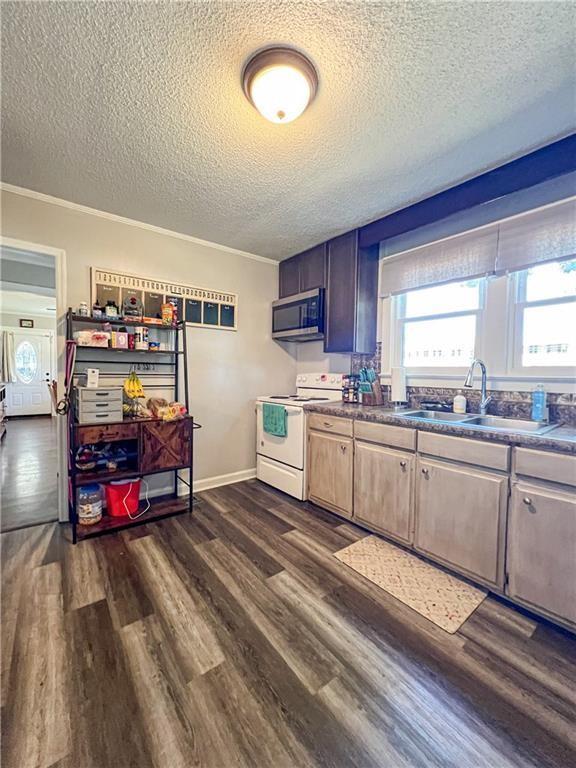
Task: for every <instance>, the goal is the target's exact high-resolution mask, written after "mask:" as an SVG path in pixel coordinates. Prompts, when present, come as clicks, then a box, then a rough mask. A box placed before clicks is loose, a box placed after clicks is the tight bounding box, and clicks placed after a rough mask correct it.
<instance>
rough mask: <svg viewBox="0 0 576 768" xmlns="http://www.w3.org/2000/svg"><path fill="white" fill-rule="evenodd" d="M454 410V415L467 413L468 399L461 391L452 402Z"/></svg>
mask: <svg viewBox="0 0 576 768" xmlns="http://www.w3.org/2000/svg"><path fill="white" fill-rule="evenodd" d="M452 410H453V411H454V413H466V398H465V397H464V395H463V394H462V390H460V389H459V390H458V394H457V395H456V397H455V398H454V400H453V402H452Z"/></svg>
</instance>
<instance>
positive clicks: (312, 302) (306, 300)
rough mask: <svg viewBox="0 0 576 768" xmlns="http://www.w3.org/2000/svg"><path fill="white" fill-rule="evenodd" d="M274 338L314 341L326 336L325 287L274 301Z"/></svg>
mask: <svg viewBox="0 0 576 768" xmlns="http://www.w3.org/2000/svg"><path fill="white" fill-rule="evenodd" d="M272 338H273V339H281V340H283V341H314V340H315V339H323V338H324V289H323V288H315V289H314V290H312V291H305V292H304V293H297V294H295V295H294V296H288V297H287V298H285V299H278V300H277V301H273V302H272Z"/></svg>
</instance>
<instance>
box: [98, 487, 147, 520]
mask: <svg viewBox="0 0 576 768" xmlns="http://www.w3.org/2000/svg"><path fill="white" fill-rule="evenodd" d="M140 482H141V480H140V478H137V479H136V480H112V482H110V483H107V484H106V486H105V487H106V511H107V512H108V514H109V515H112V517H126V515H135V514H136V512H138V503H139V499H140Z"/></svg>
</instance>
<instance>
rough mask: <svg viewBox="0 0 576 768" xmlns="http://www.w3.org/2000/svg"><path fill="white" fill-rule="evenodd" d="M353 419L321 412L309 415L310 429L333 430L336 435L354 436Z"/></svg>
mask: <svg viewBox="0 0 576 768" xmlns="http://www.w3.org/2000/svg"><path fill="white" fill-rule="evenodd" d="M353 424H354V423H353V421H352V419H342V418H340V417H339V416H322V415H321V414H319V413H311V414H310V415H309V416H308V426H309V427H310V429H318V430H320V432H333V433H334V434H335V435H345V436H346V437H352V432H353Z"/></svg>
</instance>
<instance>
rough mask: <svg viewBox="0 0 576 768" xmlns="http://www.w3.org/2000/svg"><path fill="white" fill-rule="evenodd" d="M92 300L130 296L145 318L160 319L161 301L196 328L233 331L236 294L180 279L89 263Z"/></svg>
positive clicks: (117, 300) (119, 300) (102, 301)
mask: <svg viewBox="0 0 576 768" xmlns="http://www.w3.org/2000/svg"><path fill="white" fill-rule="evenodd" d="M91 276H92V294H91V301H92V304H94V303H95V302H96V300H98V302H99V304H100V305H101V306H103V307H104V306H106V303H107V302H108V301H113V302H114V303H115V304H116V305H117V306H119V307H120V306H122V302H123V301H124V300H125V299H126V298H129V297H131V296H135V297H137V298H138V299H139V300H140V301H141V302H142V306H143V308H144V321H145V322H152V323H153V322H156V321H158V322H160V320H161V317H162V310H161V307H162V304H164V303H167V302H170V303H172V304H174V305H175V306H176V307H177V311H178V319H179V320H185V322H186V324H187V325H193V326H196V327H197V328H213V329H220V330H225V331H235V330H237V327H238V296H237V294H235V293H229V292H227V291H213V290H209V289H207V288H197V287H195V286H192V285H186V284H184V283H175V282H172V281H165V280H155V279H152V278H145V277H139V276H137V275H130V274H127V273H125V272H113V271H111V270H108V269H98V268H97V267H92V269H91Z"/></svg>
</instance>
